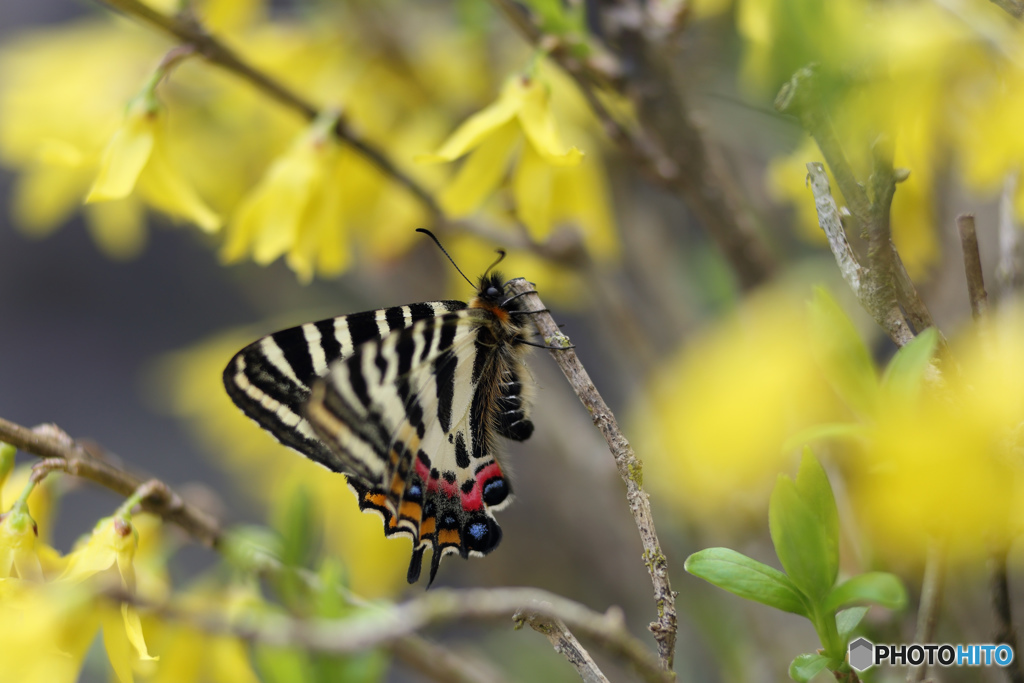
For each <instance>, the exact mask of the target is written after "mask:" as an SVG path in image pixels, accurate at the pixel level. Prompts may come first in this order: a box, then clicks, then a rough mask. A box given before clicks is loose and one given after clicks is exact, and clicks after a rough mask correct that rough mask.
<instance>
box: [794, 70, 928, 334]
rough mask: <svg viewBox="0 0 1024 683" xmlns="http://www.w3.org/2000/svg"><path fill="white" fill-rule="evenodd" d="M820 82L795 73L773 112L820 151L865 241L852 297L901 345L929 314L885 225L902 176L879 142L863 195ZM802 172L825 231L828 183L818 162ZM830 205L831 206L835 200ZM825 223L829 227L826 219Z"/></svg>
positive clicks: (886, 147) (814, 76) (925, 324)
mask: <svg viewBox="0 0 1024 683" xmlns="http://www.w3.org/2000/svg"><path fill="white" fill-rule="evenodd" d="M819 80H820V77H819V75H818V73H817V69H816V68H815V67H813V66H810V67H805V68H803V69H800V70H799V71H797V72H796V73H795V74H794V75H793V77H792V78H791V79H790V81H789V82H788V83H786V84H785V85H784V86H783V87H782V89H781V90H780V91H779V94H778V96H777V97H776V98H775V108H776V109H778V110H779V111H781V112H784V113H788V114H792V115H794V116H796V117H797V118H798V119H799V120H800V123H801V125H802V126H803V127H804V129H805V130H806V131H807V132H808V133H810V135H811V137H813V138H814V141H815V142H816V143H817V144H818V148H819V149H821V153H822V154H823V155H824V157H825V161H826V163H828V166H829V168H830V169H831V170H832V175H833V176H834V177H835V179H836V184H837V185H838V186H839V191H840V192H842V193H843V197H844V198H845V199H846V202H847V205H848V207H849V209H850V214H851V215H852V217H853V220H854V221H855V222H856V223H857V224H858V225H859V226H861V228H862V229H863V230H864V233H865V234H866V237H867V240H868V263H867V265H866V266H862V267H861V269H860V271H859V275H860V278H859V281H860V288H859V291H858V292H857V296H858V298H859V299H860V301H861V305H862V306H864V308H865V309H866V310H867V311H868V312H869V313H871V315H872V317H874V319H875V321H876V322H877V323H878V324H879V325H880V326H881V327H882V329H884V330H885V331H886V333H887V334H888V335H889V337H890V338H891V339H892V340H893V341H894V342H896V343H897V344H899V345H900V346H903V345H904V344H906V343H907V342H909V341H910V340H911V339H913V337H914V333H915V332H920V331H922V330H924V329H925V328H927V327H932V326H933V322H932V318H931V313H929V311H928V308H927V307H926V306H925V305H924V302H923V301H922V300H921V297H920V295H919V294H918V292H917V289H916V288H915V287H914V283H913V282H911V280H910V277H909V276H908V275H907V271H906V269H905V268H904V267H903V262H902V260H901V259H900V256H899V254H898V253H897V252H896V248H895V247H894V246H893V243H892V235H891V231H890V226H889V213H890V207H891V205H892V198H893V194H894V193H895V191H896V183H897V182H899V181H900V180H901V179H904V178H905V177H906V173H907V172H906V171H899V172H897V171H895V170H894V169H893V167H892V153H891V150H890V149H889V145H888V144H887V142H886V141H885V140H884V139H880V140H879V141H878V142H876V143H875V145H874V146H873V148H872V156H873V162H874V163H873V168H872V173H871V178H870V189H871V192H870V194H869V193H868V191H867V190H866V189H865V188H864V186H863V185H862V184H861V183H860V182H859V181H858V180H857V177H856V175H855V174H854V172H853V168H852V167H851V166H850V163H849V162H848V161H847V159H846V155H845V153H844V152H843V149H842V145H841V144H840V142H839V138H838V136H837V135H836V132H835V129H834V128H833V126H832V122H831V119H830V118H829V116H828V113H827V112H826V111H825V110H824V107H823V105H822V100H823V96H822V87H821V85H820V83H819ZM807 168H808V171H809V173H810V174H811V178H812V182H811V188H812V190H814V191H815V193H816V194H815V202H816V206H818V207H819V222H821V223H822V227H825V225H826V223H825V222H824V221H823V219H822V216H821V215H820V209H821V207H822V206H825V204H827V202H825V203H823V201H822V200H821V199H820V197H821V195H820V194H818V193H820V192H824V191H827V190H828V181H827V179H826V178H824V175H823V173H824V169H823V168H822V167H821V165H820V164H818V165H815V166H813V167H812V164H808V166H807ZM816 176H818V178H817V182H815V178H816ZM832 204H833V205H834V201H833V202H832ZM828 220H829V222H830V223H834V220H833V219H832V218H831V217H829V218H828ZM830 241H831V240H830ZM833 252H835V249H834V248H833ZM845 254H847V255H852V251H850V250H849V249H848V248H847V249H846V250H845ZM844 258H845V256H844ZM837 259H838V255H837ZM844 267H845V268H846V270H847V271H849V267H848V264H843V263H840V268H841V269H842V268H844ZM843 277H844V278H846V279H847V282H849V281H850V278H849V277H848V272H844V273H843ZM908 321H909V323H908ZM911 325H912V326H913V329H911ZM939 340H940V342H939V343H940V346H945V340H944V339H943V338H942V335H941V333H940V334H939Z"/></svg>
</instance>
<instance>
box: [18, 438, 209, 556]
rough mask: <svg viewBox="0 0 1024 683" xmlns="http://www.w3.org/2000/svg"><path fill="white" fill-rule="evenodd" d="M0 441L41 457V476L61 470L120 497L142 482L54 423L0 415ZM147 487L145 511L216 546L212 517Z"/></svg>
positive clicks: (167, 491)
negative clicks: (27, 423) (26, 423)
mask: <svg viewBox="0 0 1024 683" xmlns="http://www.w3.org/2000/svg"><path fill="white" fill-rule="evenodd" d="M0 441H5V442H7V443H9V444H11V445H12V446H15V447H16V448H18V449H19V450H21V451H23V452H25V453H30V454H32V455H35V456H38V457H40V458H44V460H43V462H42V463H40V465H41V466H42V467H41V468H40V470H39V471H40V473H41V474H39V475H37V476H38V478H40V479H41V478H42V477H43V476H45V473H48V472H50V471H53V470H62V471H64V472H67V473H68V474H71V475H74V476H77V477H82V478H83V479H89V480H90V481H94V482H96V483H97V484H100V485H101V486H104V487H106V488H108V489H110V490H112V491H116V492H117V493H119V494H121V495H122V496H131V495H132V494H134V493H135V492H136V491H137V490H138V489H139V487H140V486H142V485H143V484H144V483H145V482H144V480H142V479H141V478H139V477H136V476H135V475H133V474H130V473H128V472H125V471H123V470H120V469H118V468H116V467H114V466H113V465H111V464H110V463H107V462H105V461H103V460H99V459H97V458H94V457H92V456H91V455H89V453H88V452H87V451H86V450H85V449H84V448H82V447H81V446H80V445H78V444H77V443H75V442H74V441H73V440H72V439H71V438H70V437H69V436H68V435H67V434H66V433H65V432H64V431H63V430H61V429H60V428H58V427H56V426H54V425H43V426H41V427H37V428H35V429H28V428H27V427H22V426H21V425H18V424H14V423H13V422H8V421H7V420H4V419H3V418H0ZM147 490H148V492H149V495H147V496H146V497H145V499H144V500H143V501H142V507H143V508H144V509H145V510H148V511H149V512H152V513H154V514H156V515H159V516H161V517H163V518H164V519H165V520H166V521H168V522H171V523H172V524H176V525H178V526H179V527H181V528H182V529H184V530H185V531H186V532H187V533H188V534H189V535H190V536H192V537H193V538H196V539H197V540H199V541H201V542H202V543H204V544H205V545H208V546H211V547H216V546H217V544H218V543H219V542H220V539H221V529H220V526H219V525H218V524H217V522H216V521H215V520H214V519H213V518H212V517H210V516H209V515H207V514H206V513H205V512H203V511H201V510H199V509H198V508H195V507H193V506H191V505H189V504H188V503H186V502H185V501H184V500H182V498H181V497H180V496H179V495H178V494H176V493H174V492H173V491H172V490H171V489H170V488H169V487H167V486H166V485H163V484H161V485H160V486H159V487H152V486H151V487H150V488H149V489H147Z"/></svg>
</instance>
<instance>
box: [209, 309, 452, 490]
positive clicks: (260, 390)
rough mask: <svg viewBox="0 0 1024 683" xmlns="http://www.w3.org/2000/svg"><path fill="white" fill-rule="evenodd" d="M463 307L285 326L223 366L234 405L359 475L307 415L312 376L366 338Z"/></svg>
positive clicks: (293, 443) (284, 439)
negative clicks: (350, 467)
mask: <svg viewBox="0 0 1024 683" xmlns="http://www.w3.org/2000/svg"><path fill="white" fill-rule="evenodd" d="M465 307H466V304H465V303H463V302H461V301H428V302H424V303H418V304H410V305H408V306H394V307H392V308H382V309H379V310H375V311H365V312H363V313H353V314H352V315H345V316H340V317H337V318H327V319H326V320H320V321H319V322H314V323H306V324H304V325H299V326H297V327H292V328H289V329H286V330H281V331H280V332H275V333H274V334H271V335H268V336H266V337H263V338H262V339H259V340H257V341H255V342H253V343H252V344H250V345H249V346H247V347H245V348H244V349H242V350H241V351H239V352H238V353H237V354H235V356H234V357H233V358H232V359H231V361H230V362H229V363H228V366H227V368H225V370H224V386H225V388H226V389H227V392H228V396H230V397H231V400H232V401H234V402H235V405H237V406H238V407H239V408H241V409H242V411H243V412H244V413H245V414H246V415H248V416H249V417H250V418H252V419H253V420H255V421H256V423H257V424H259V425H260V426H261V427H263V428H264V429H266V430H267V431H269V432H270V433H271V434H273V435H274V437H275V438H276V439H277V440H278V441H280V442H281V443H282V444H284V445H285V446H288V447H290V448H293V449H295V450H296V451H298V452H299V453H301V454H303V455H305V456H306V457H308V458H310V459H311V460H313V461H315V462H318V463H320V464H321V465H323V466H325V467H327V468H328V469H331V470H333V471H335V472H342V473H345V474H354V475H360V474H361V472H360V471H359V470H352V469H346V462H345V461H344V460H343V459H339V457H338V455H337V454H336V453H335V452H334V451H333V450H331V449H330V448H328V447H327V446H326V445H325V444H324V443H323V442H322V441H321V440H320V439H319V437H318V436H317V435H316V433H315V432H314V431H313V428H312V427H311V426H310V424H309V422H308V421H307V420H306V418H305V408H304V406H305V404H306V402H307V401H308V400H309V395H310V387H311V386H312V385H313V382H314V380H316V378H317V377H321V376H323V375H326V374H327V370H328V368H329V367H330V365H331V363H334V362H335V361H338V360H342V359H344V358H348V357H350V356H351V355H352V354H353V353H354V352H355V350H356V349H357V348H358V347H359V346H360V345H362V344H365V343H366V342H368V341H371V340H375V339H381V338H383V337H386V336H388V335H389V334H391V333H392V332H396V331H399V330H402V329H405V328H408V327H410V326H411V325H413V324H414V323H416V322H417V321H420V320H427V319H433V318H436V317H437V316H440V315H443V314H445V313H449V312H451V311H457V310H461V309H464V308H465Z"/></svg>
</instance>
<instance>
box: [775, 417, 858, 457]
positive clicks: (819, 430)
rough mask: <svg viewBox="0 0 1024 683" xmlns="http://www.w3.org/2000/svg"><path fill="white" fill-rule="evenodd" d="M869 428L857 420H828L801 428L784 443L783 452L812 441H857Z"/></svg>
mask: <svg viewBox="0 0 1024 683" xmlns="http://www.w3.org/2000/svg"><path fill="white" fill-rule="evenodd" d="M866 433H867V429H866V428H865V427H864V425H862V424H858V423H856V422H826V423H824V424H816V425H812V426H810V427H807V428H806V429H801V430H800V431H799V432H797V433H796V434H794V435H793V436H791V437H789V438H788V439H786V440H785V441H784V442H783V444H782V452H783V453H789V452H791V451H793V450H794V449H796V448H800V447H802V446H806V445H807V444H808V443H810V442H812V441H825V440H830V439H835V440H837V441H844V440H848V441H856V440H858V439H861V438H863V437H864V435H865V434H866Z"/></svg>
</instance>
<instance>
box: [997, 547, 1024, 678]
mask: <svg viewBox="0 0 1024 683" xmlns="http://www.w3.org/2000/svg"><path fill="white" fill-rule="evenodd" d="M1006 562H1007V550H1006V548H1005V547H1003V548H996V549H995V550H994V551H993V553H992V555H991V557H990V558H989V586H990V589H991V592H992V610H993V612H994V613H995V617H996V633H995V637H994V641H995V642H996V643H997V644H1000V645H1009V646H1010V648H1012V649H1013V651H1014V652H1017V628H1016V627H1015V626H1014V625H1013V611H1012V609H1011V607H1010V577H1009V573H1008V572H1007V569H1006ZM1005 671H1006V680H1008V681H1010V683H1024V667H1022V665H1021V662H1020V658H1019V657H1014V659H1013V662H1012V663H1011V664H1010V665H1009V666H1007V667H1006V668H1005Z"/></svg>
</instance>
